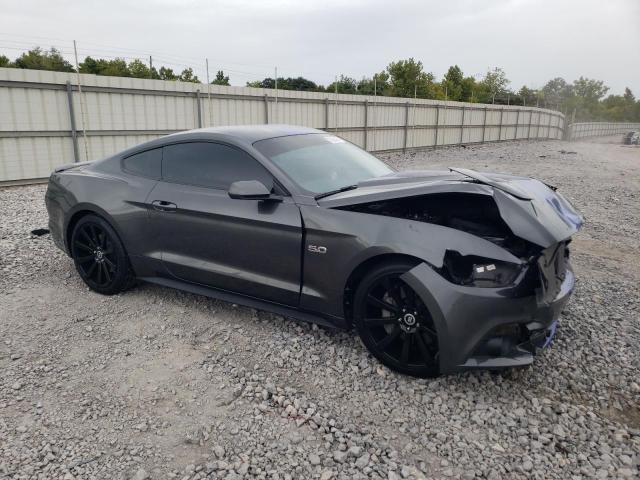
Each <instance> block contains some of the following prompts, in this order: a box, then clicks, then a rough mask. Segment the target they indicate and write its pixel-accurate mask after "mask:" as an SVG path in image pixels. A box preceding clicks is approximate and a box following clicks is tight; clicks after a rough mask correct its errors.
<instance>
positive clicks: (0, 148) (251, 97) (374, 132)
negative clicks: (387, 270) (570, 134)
mask: <svg viewBox="0 0 640 480" xmlns="http://www.w3.org/2000/svg"><path fill="white" fill-rule="evenodd" d="M80 87H81V88H80V89H81V91H82V94H80V92H79V89H78V76H77V75H76V74H69V73H60V72H45V71H37V70H21V69H10V68H0V182H11V181H24V180H29V179H39V178H45V177H48V176H49V174H50V172H51V170H52V169H53V168H55V167H56V166H58V165H62V164H65V163H71V162H74V161H84V160H86V159H89V160H95V159H99V158H103V157H105V156H108V155H110V154H113V153H115V152H118V151H119V150H122V149H124V148H127V147H129V146H132V145H135V144H138V143H142V142H144V141H147V140H151V139H153V138H157V137H159V136H161V135H166V134H169V133H174V132H177V131H180V130H188V129H192V128H198V127H209V126H219V125H232V124H264V123H288V124H296V125H304V126H309V127H314V128H320V129H324V130H327V131H330V132H335V134H336V135H339V136H341V137H343V138H344V139H346V140H349V141H351V142H353V143H355V144H357V145H359V146H361V147H363V148H366V149H367V150H370V151H384V150H397V149H413V148H425V147H434V146H440V145H453V144H460V143H478V142H483V141H486V142H489V141H502V140H514V139H529V138H530V139H537V138H553V139H559V138H562V136H563V130H564V116H563V115H562V114H560V113H559V112H555V111H552V110H543V109H537V108H529V107H516V106H501V105H482V104H473V103H460V102H443V101H434V100H420V99H417V100H414V99H406V98H395V97H373V96H363V95H341V94H338V95H335V94H329V93H318V92H294V91H283V90H279V91H278V92H277V99H276V97H275V93H276V92H275V91H274V90H269V89H259V88H246V87H224V86H218V85H209V86H208V85H203V84H192V83H182V82H167V81H161V80H144V79H134V78H122V77H102V76H96V75H84V74H83V75H80ZM70 106H71V108H70ZM72 122H73V123H74V124H75V128H74V125H73V124H72ZM75 144H77V147H75V148H74V145H75Z"/></svg>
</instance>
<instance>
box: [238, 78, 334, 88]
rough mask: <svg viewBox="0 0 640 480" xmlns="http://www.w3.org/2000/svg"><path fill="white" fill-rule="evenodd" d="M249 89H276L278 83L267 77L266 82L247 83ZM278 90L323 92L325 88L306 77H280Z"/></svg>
mask: <svg viewBox="0 0 640 480" xmlns="http://www.w3.org/2000/svg"><path fill="white" fill-rule="evenodd" d="M247 87H254V88H276V81H275V80H274V79H273V78H271V77H267V78H265V79H264V80H256V81H254V82H247ZM278 90H297V91H307V92H322V91H324V88H323V87H322V86H319V85H317V84H316V83H315V82H312V81H311V80H308V79H306V78H304V77H297V78H291V77H289V78H283V77H278Z"/></svg>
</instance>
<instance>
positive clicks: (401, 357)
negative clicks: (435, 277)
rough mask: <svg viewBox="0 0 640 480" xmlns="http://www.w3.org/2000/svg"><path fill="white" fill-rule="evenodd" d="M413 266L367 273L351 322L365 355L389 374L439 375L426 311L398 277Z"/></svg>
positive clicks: (434, 335) (386, 267)
mask: <svg viewBox="0 0 640 480" xmlns="http://www.w3.org/2000/svg"><path fill="white" fill-rule="evenodd" d="M412 267H413V265H411V264H405V263H400V262H398V263H393V264H386V265H382V266H379V267H377V268H375V269H374V270H373V271H371V272H369V274H368V275H366V276H365V277H364V278H363V280H362V281H361V282H360V285H359V286H358V289H357V291H356V295H355V299H354V320H355V324H356V328H357V330H358V333H359V334H360V337H361V339H362V341H363V343H364V344H365V346H366V347H367V348H368V349H369V351H370V352H371V353H372V354H373V355H374V356H375V357H376V358H377V359H378V360H380V361H381V362H382V363H383V364H385V365H386V366H388V367H389V368H391V369H393V370H397V371H399V372H402V373H406V374H408V375H413V376H418V377H432V376H436V375H438V374H439V347H438V334H437V332H436V328H435V325H434V322H433V318H432V317H431V314H430V313H429V310H428V309H427V307H426V306H425V304H424V303H423V301H422V299H421V298H420V297H419V295H417V294H416V292H415V291H414V290H413V289H412V288H411V287H410V286H409V285H408V284H407V283H405V282H404V281H403V280H402V279H401V278H400V277H401V276H402V274H404V273H406V272H407V271H409V270H410V269H411V268H412Z"/></svg>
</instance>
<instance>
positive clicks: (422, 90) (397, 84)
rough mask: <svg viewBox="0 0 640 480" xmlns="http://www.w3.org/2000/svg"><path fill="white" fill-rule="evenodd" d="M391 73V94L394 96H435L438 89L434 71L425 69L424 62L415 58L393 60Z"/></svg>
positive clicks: (390, 67) (389, 90)
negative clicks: (435, 83) (428, 71)
mask: <svg viewBox="0 0 640 480" xmlns="http://www.w3.org/2000/svg"><path fill="white" fill-rule="evenodd" d="M387 72H388V73H389V77H390V80H389V89H388V93H389V95H391V96H393V97H405V98H407V97H408V98H411V97H414V96H415V97H418V98H435V96H436V95H435V94H436V89H435V85H434V78H435V77H434V75H433V73H427V72H425V71H424V70H423V67H422V62H420V61H418V62H416V61H415V60H414V59H413V58H409V59H408V60H399V61H397V62H391V63H390V64H389V65H388V66H387Z"/></svg>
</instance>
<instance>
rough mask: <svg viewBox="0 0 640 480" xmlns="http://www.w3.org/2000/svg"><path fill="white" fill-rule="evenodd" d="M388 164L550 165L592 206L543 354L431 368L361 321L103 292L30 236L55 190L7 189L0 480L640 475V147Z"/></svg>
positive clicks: (159, 292) (442, 152) (582, 146)
mask: <svg viewBox="0 0 640 480" xmlns="http://www.w3.org/2000/svg"><path fill="white" fill-rule="evenodd" d="M617 140H619V139H616V141H617ZM562 150H564V151H566V152H565V153H562V152H561V151H562ZM384 159H385V160H386V161H388V162H389V163H390V164H392V165H394V166H396V167H398V168H400V169H412V168H414V169H415V168H442V167H447V166H462V167H470V168H475V169H478V170H493V171H503V172H511V173H518V174H525V175H530V176H535V177H538V178H540V179H542V180H544V181H546V182H548V183H551V184H555V185H556V186H558V187H559V188H560V190H561V191H562V192H563V193H565V194H566V196H567V197H569V198H570V199H571V200H572V201H573V202H574V204H575V205H576V206H577V207H578V208H579V209H580V210H581V211H582V212H583V213H584V215H585V216H586V218H587V224H586V227H585V229H584V230H583V231H582V232H581V233H580V234H579V235H577V237H576V238H575V240H574V244H573V245H574V247H573V263H574V266H575V270H576V273H577V276H578V279H579V280H578V285H577V291H576V293H575V296H574V297H573V299H572V301H571V302H570V303H569V305H568V307H567V309H566V310H565V311H564V312H563V315H562V319H561V323H560V327H559V331H558V336H557V339H556V341H555V342H554V345H553V347H552V348H551V349H549V350H546V351H544V352H543V353H542V354H540V355H539V356H538V357H537V359H536V362H535V363H534V365H533V366H532V367H530V368H526V369H520V370H511V371H506V372H502V373H499V374H495V373H493V374H492V373H487V372H474V373H464V374H459V375H453V376H448V377H443V378H438V379H435V380H417V379H414V378H409V377H405V376H402V375H399V374H396V373H393V372H391V371H389V370H387V369H386V368H384V367H382V366H381V365H380V364H379V363H377V362H376V361H375V360H374V359H372V357H371V356H370V355H368V353H367V352H366V350H365V349H364V347H363V346H362V345H361V344H360V342H359V340H358V339H357V338H356V337H355V335H353V334H352V333H343V332H332V331H327V330H324V329H322V328H318V327H316V326H312V325H307V324H300V323H296V322H294V321H291V320H287V319H283V318H282V317H279V316H275V315H272V314H269V313H264V312H259V311H255V310H252V309H248V308H244V307H238V306H236V305H231V304H227V303H224V302H219V301H215V300H211V299H207V298H203V297H198V296H195V295H190V294H185V293H181V292H177V291H172V290H169V289H165V288H161V287H157V286H151V285H139V286H137V287H136V288H134V289H133V290H131V291H129V292H126V293H124V294H121V295H117V296H114V297H103V296H100V295H97V294H95V293H92V292H90V291H89V290H88V289H87V288H86V287H85V286H84V285H83V284H82V283H81V281H80V279H79V277H78V275H77V274H76V273H75V271H74V269H73V266H72V263H71V261H70V260H69V259H68V258H67V257H66V256H64V255H63V254H62V253H61V252H59V251H58V250H57V249H56V248H55V247H54V246H53V244H52V242H51V240H50V239H49V237H48V236H44V237H32V236H31V235H30V233H29V232H30V231H31V230H32V229H34V228H38V227H43V226H46V219H47V216H46V211H45V208H44V205H43V195H44V190H45V187H44V186H30V187H14V188H6V189H0V206H1V207H2V213H1V214H0V292H2V293H0V369H1V371H2V375H1V376H0V478H12V479H14V478H15V479H18V478H20V479H23V478H24V479H26V478H39V479H55V478H63V479H73V478H77V479H80V478H99V479H103V478H122V479H128V478H134V479H138V480H140V479H145V478H153V479H155V478H177V479H185V480H186V479H199V478H226V479H240V478H274V479H275V478H278V479H293V478H304V479H310V478H320V479H323V480H328V479H332V478H344V479H347V478H348V479H351V478H354V479H357V478H384V479H387V478H388V479H397V478H416V479H417V478H441V477H451V478H464V479H470V478H489V479H501V478H539V479H542V478H559V479H572V478H632V477H637V475H638V468H639V467H638V463H639V461H640V407H639V400H640V355H639V353H638V352H639V348H640V320H639V316H638V312H639V308H638V281H639V279H640V221H639V220H640V218H639V217H640V208H638V207H639V205H640V203H639V202H640V148H625V147H623V146H620V145H616V144H612V143H611V144H606V143H602V141H601V142H600V143H586V142H585V143H563V142H558V141H553V142H551V141H549V142H530V143H527V142H521V143H504V144H487V145H479V146H473V147H467V148H459V147H456V148H447V149H438V150H435V151H428V152H421V153H410V154H407V155H402V154H387V155H384Z"/></svg>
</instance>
